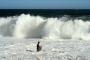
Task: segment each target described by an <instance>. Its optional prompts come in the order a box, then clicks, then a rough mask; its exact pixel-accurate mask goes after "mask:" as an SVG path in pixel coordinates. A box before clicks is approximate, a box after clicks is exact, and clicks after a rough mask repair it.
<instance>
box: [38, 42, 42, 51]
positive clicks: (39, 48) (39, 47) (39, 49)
mask: <svg viewBox="0 0 90 60" xmlns="http://www.w3.org/2000/svg"><path fill="white" fill-rule="evenodd" d="M41 49H42V47H41V46H40V42H39V41H38V44H37V52H39V51H41Z"/></svg>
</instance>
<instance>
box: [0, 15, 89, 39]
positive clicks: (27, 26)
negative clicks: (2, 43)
mask: <svg viewBox="0 0 90 60" xmlns="http://www.w3.org/2000/svg"><path fill="white" fill-rule="evenodd" d="M0 36H3V37H6V36H9V37H16V38H41V39H44V38H49V39H79V40H90V22H89V21H83V20H82V19H74V20H72V19H69V18H68V17H64V16H63V17H60V18H45V17H41V16H31V15H29V14H27V15H25V14H22V15H20V16H13V17H6V18H5V17H2V18H0Z"/></svg>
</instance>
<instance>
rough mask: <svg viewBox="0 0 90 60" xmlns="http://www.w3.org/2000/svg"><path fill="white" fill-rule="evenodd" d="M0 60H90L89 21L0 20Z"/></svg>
mask: <svg viewBox="0 0 90 60" xmlns="http://www.w3.org/2000/svg"><path fill="white" fill-rule="evenodd" d="M87 18H88V19H87ZM53 40H54V41H53ZM85 40H86V41H85ZM38 41H40V45H41V46H42V51H40V52H37V51H36V44H37V42H38ZM0 60H90V21H89V17H87V16H81V17H76V18H75V17H70V16H62V17H48V18H47V17H42V16H32V15H30V14H27V15H26V14H21V15H19V16H11V17H0Z"/></svg>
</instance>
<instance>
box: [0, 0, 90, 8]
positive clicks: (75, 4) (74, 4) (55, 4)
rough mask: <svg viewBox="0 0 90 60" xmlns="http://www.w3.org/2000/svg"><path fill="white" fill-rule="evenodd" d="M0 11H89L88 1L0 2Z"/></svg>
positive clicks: (89, 4) (23, 0)
mask: <svg viewBox="0 0 90 60" xmlns="http://www.w3.org/2000/svg"><path fill="white" fill-rule="evenodd" d="M0 9H90V0H0Z"/></svg>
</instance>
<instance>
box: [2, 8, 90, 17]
mask: <svg viewBox="0 0 90 60" xmlns="http://www.w3.org/2000/svg"><path fill="white" fill-rule="evenodd" d="M23 13H24V14H31V15H40V16H45V17H59V16H61V15H70V16H85V15H90V9H0V16H1V17H2V16H15V15H20V14H23Z"/></svg>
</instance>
